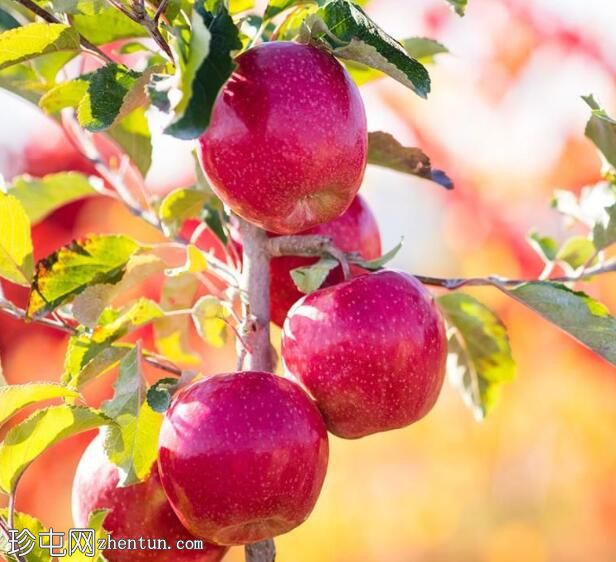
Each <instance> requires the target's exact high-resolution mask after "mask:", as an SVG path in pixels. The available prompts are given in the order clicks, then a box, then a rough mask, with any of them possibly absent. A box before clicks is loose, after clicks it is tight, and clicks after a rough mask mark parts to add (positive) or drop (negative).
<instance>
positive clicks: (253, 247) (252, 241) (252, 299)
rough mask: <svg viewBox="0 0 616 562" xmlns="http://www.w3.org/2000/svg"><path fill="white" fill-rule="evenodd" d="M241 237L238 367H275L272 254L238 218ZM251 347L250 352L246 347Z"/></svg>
mask: <svg viewBox="0 0 616 562" xmlns="http://www.w3.org/2000/svg"><path fill="white" fill-rule="evenodd" d="M239 223H240V233H241V236H242V248H243V260H242V263H243V267H242V283H241V284H242V291H241V296H242V308H243V318H244V320H243V322H242V326H241V332H242V333H243V334H244V338H245V340H246V344H247V345H245V344H242V342H240V341H239V340H238V352H237V353H238V366H239V368H240V369H242V368H243V367H244V363H246V366H247V369H248V370H253V371H268V372H271V371H272V370H273V368H274V361H273V354H272V346H271V342H270V328H269V325H270V267H269V265H270V263H269V260H270V254H269V251H268V238H267V234H266V232H265V231H264V230H262V229H260V228H259V227H257V226H255V225H253V224H251V223H249V222H247V221H245V220H243V219H241V218H239ZM247 348H248V349H249V351H248V350H247ZM245 554H246V562H273V561H274V560H275V558H276V546H275V544H274V541H273V540H272V539H268V540H265V541H260V542H257V543H254V544H249V545H246V549H245Z"/></svg>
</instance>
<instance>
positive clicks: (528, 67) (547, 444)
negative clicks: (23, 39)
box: [0, 0, 616, 562]
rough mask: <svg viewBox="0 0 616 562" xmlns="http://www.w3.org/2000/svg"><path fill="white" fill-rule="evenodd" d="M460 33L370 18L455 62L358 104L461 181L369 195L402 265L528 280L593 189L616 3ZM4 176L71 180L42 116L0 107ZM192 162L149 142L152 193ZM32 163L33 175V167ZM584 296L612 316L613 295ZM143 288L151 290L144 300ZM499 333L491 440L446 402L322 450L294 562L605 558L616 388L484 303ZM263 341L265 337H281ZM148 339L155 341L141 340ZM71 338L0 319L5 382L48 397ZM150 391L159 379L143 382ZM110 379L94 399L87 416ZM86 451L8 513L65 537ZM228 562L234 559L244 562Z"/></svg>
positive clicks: (450, 394)
mask: <svg viewBox="0 0 616 562" xmlns="http://www.w3.org/2000/svg"><path fill="white" fill-rule="evenodd" d="M469 3H470V7H469V9H468V12H467V16H466V17H465V18H464V19H460V18H458V17H457V16H455V15H454V14H453V13H452V12H451V11H450V10H449V9H448V8H447V6H446V5H445V3H444V2H441V1H440V0H414V1H413V2H409V1H408V0H400V1H396V0H374V1H373V2H372V3H371V4H370V12H371V14H372V15H373V16H374V18H375V19H376V20H377V21H378V22H379V23H381V24H382V25H383V27H384V28H385V29H387V30H388V31H389V32H391V33H392V34H393V35H395V36H398V37H407V36H411V35H426V36H430V37H434V38H437V39H439V40H440V41H442V42H443V43H445V44H446V45H447V46H448V47H449V48H450V51H451V53H450V54H447V55H440V56H439V57H438V59H437V63H436V64H435V65H432V66H431V67H430V71H431V75H432V78H433V93H432V94H431V95H430V96H429V99H428V101H424V100H420V99H418V98H417V97H415V96H414V95H413V94H411V93H410V92H409V91H408V90H406V89H404V88H403V87H402V86H400V85H398V84H396V83H394V82H392V81H391V80H383V81H380V82H377V83H373V84H369V85H367V86H365V87H363V88H362V90H363V94H364V99H365V102H366V106H367V111H368V114H369V122H370V128H371V130H376V129H380V130H387V131H389V132H392V133H394V134H395V135H396V136H397V137H398V138H399V139H400V140H401V141H403V142H405V143H407V144H413V145H418V146H421V147H422V148H424V150H425V151H426V152H427V153H428V154H429V155H430V156H431V157H432V159H433V162H434V164H435V165H436V167H438V168H443V169H445V170H446V171H447V172H448V173H449V175H450V176H451V177H452V178H453V180H454V181H455V183H456V189H455V191H454V192H452V193H451V192H445V191H444V190H442V189H440V188H438V187H436V186H434V185H433V184H431V183H429V182H425V181H422V180H419V179H415V178H410V177H408V176H403V175H401V174H397V173H395V172H388V171H383V170H377V169H369V170H368V173H367V176H366V180H365V185H364V186H363V188H362V193H363V194H364V195H365V196H366V198H367V199H368V201H369V202H370V203H371V205H372V207H373V209H374V210H375V213H376V215H377V217H378V218H379V221H380V224H381V227H382V234H383V240H384V247H385V248H386V249H387V248H389V247H391V246H393V245H395V244H396V243H397V241H398V240H399V238H400V236H402V235H403V236H404V237H405V246H404V249H403V250H402V252H401V253H400V254H399V256H398V257H397V258H396V262H395V264H394V265H396V266H398V267H401V268H404V269H406V270H408V271H411V272H417V273H423V274H432V275H445V276H459V275H487V274H492V273H497V274H500V275H504V276H511V277H518V276H533V275H538V274H539V272H540V271H541V269H542V263H541V261H540V260H539V258H537V257H536V256H535V255H534V253H533V251H532V250H531V249H530V248H529V247H528V246H527V244H526V242H525V241H524V238H525V236H526V234H527V232H528V231H529V230H530V228H531V227H538V228H539V230H540V231H542V232H547V233H551V234H553V235H556V236H558V237H561V238H562V237H563V236H565V234H566V233H565V231H564V230H563V228H562V227H561V226H560V222H559V219H558V217H557V216H556V215H555V213H554V212H553V211H550V209H549V200H550V195H551V193H552V191H553V189H554V188H567V189H573V190H574V191H579V190H580V189H581V188H582V187H583V186H584V185H586V184H590V183H594V182H596V181H597V180H598V179H599V178H600V174H599V172H600V160H599V158H598V156H597V154H596V152H595V150H594V148H593V147H592V145H591V143H590V142H589V141H587V140H586V139H585V138H584V136H583V129H584V125H585V121H586V119H587V118H588V115H589V111H588V108H587V107H586V106H585V104H584V103H583V102H582V100H581V99H580V95H582V94H588V93H590V92H593V93H595V94H597V96H598V98H599V99H600V102H601V103H602V105H603V106H604V107H606V109H607V110H608V112H610V113H611V114H612V115H616V88H615V87H614V86H615V83H614V72H615V71H616V57H614V52H616V34H614V32H613V22H614V21H616V4H615V3H614V2H612V1H610V0H593V1H590V0H568V1H565V0H558V1H557V0H469ZM0 115H2V118H1V122H2V130H1V131H0V171H3V173H4V174H5V175H6V176H7V177H10V176H11V175H12V174H14V173H18V172H22V171H24V170H26V169H30V171H32V167H33V166H35V164H36V166H39V168H38V169H39V170H43V171H55V170H59V169H64V168H75V167H77V168H79V166H80V164H79V162H78V159H76V158H75V155H74V154H72V153H71V150H70V148H68V147H67V146H66V145H65V141H63V140H62V138H61V137H60V136H59V133H58V132H57V131H55V130H54V129H53V128H51V125H49V124H46V123H45V122H43V121H42V118H41V117H40V115H38V114H37V113H36V112H34V111H32V110H29V109H28V110H27V109H26V108H25V106H24V105H23V104H22V103H21V102H19V101H16V100H14V99H13V98H10V97H8V96H5V95H2V106H1V109H0ZM189 154H190V146H187V145H186V144H185V143H180V142H179V141H172V140H170V139H161V140H159V141H157V145H156V151H155V165H154V167H153V170H152V172H151V173H150V175H149V177H148V186H149V189H150V190H151V191H152V192H157V193H163V192H165V191H166V190H168V189H169V188H171V187H176V186H180V185H185V184H186V182H188V181H190V175H191V172H190V168H191V161H190V157H189ZM33 157H36V158H34V159H35V160H37V162H36V163H35V164H33ZM103 231H123V232H128V233H129V234H132V235H133V236H136V237H138V238H139V239H142V240H151V239H154V237H155V234H154V233H153V232H152V231H151V230H150V229H148V228H147V227H144V226H143V225H141V224H140V223H139V222H138V221H137V220H136V219H134V218H133V217H131V216H130V215H129V214H128V213H126V212H125V211H124V210H122V209H121V208H118V207H117V205H116V204H114V203H109V202H106V201H102V200H100V199H92V200H89V201H87V202H85V203H82V204H74V205H71V206H69V208H67V209H65V210H63V211H61V212H60V213H57V214H56V215H54V216H53V217H52V218H51V219H50V220H49V221H47V222H46V224H45V225H42V226H40V227H38V228H37V231H36V236H35V249H36V252H37V256H38V257H41V256H43V255H45V254H46V253H49V252H50V251H52V250H53V249H54V248H55V247H57V246H59V245H60V244H62V243H64V242H66V241H68V240H70V239H71V238H72V237H74V236H77V235H80V234H84V233H87V232H103ZM585 289H586V290H588V291H589V292H591V293H592V294H593V295H594V296H596V297H597V298H599V299H600V300H602V301H603V302H604V303H606V304H607V305H608V306H609V307H610V309H611V310H612V311H615V310H616V291H614V278H613V277H612V278H611V279H610V278H607V277H605V278H603V279H601V280H600V281H599V282H598V283H596V284H593V285H592V286H586V287H585ZM145 290H153V288H152V287H151V288H149V289H148V288H146V289H145ZM475 294H476V295H477V296H479V297H480V298H482V299H483V300H485V301H486V302H488V303H490V304H491V305H492V306H494V307H495V308H496V309H497V310H498V311H499V313H500V314H501V316H502V318H503V319H504V321H505V322H506V324H507V326H508V327H509V330H510V335H511V340H512V345H513V350H514V355H515V358H516V360H517V362H518V365H519V374H518V378H517V380H516V381H515V382H513V383H512V384H510V385H508V386H507V387H506V388H505V389H504V391H503V397H502V399H501V401H500V403H499V405H498V407H497V408H496V410H495V411H494V412H493V413H492V414H491V415H490V416H489V418H488V419H487V420H486V421H485V422H484V423H481V424H479V423H477V422H475V421H474V420H473V418H472V416H471V414H470V412H469V411H468V410H467V409H466V408H465V406H464V405H463V404H462V402H461V400H460V398H459V397H458V396H457V394H456V393H455V391H454V390H453V389H452V388H451V387H449V386H446V387H445V389H444V391H443V393H442V396H441V398H440V400H439V402H438V404H437V406H436V408H435V409H434V411H433V413H432V414H431V415H430V416H428V418H426V419H425V420H424V421H422V422H421V423H418V424H417V425H415V426H412V427H409V428H407V429H404V430H399V431H395V432H390V433H387V434H380V435H376V436H372V437H369V438H365V439H362V440H359V441H353V442H351V441H342V440H339V439H336V438H332V439H331V457H330V468H329V473H328V476H327V479H326V483H325V487H324V489H323V493H322V495H321V498H320V500H319V503H318V504H317V507H316V509H315V511H314V513H313V514H312V516H311V518H310V519H309V520H308V522H306V523H305V524H304V525H303V526H301V527H300V528H298V529H297V530H295V531H294V532H292V533H290V534H289V535H287V536H283V537H280V538H279V539H278V541H277V543H278V548H279V560H281V561H293V562H307V561H311V562H314V561H319V562H372V561H374V562H377V561H378V562H383V561H386V562H411V561H420V562H424V561H425V562H428V561H430V562H446V561H452V562H461V561H482V562H483V561H485V562H508V561H512V562H513V561H515V562H518V561H520V560H523V561H524V562H547V561H558V562H568V561H571V562H581V561H586V560H595V561H599V562H603V561H605V562H607V561H612V560H616V447H615V446H614V428H615V427H616V371H615V370H614V368H613V367H611V366H610V365H608V364H607V363H605V362H604V361H602V360H601V359H598V358H596V357H594V356H593V355H592V354H591V353H590V352H588V351H587V350H585V349H584V348H582V347H581V346H580V345H578V344H577V343H575V342H573V341H572V340H570V339H569V338H567V337H566V336H564V335H562V334H561V333H559V332H558V331H557V330H556V329H555V328H554V327H552V326H550V325H548V324H547V323H545V322H544V321H543V320H540V319H539V318H538V317H536V316H535V315H533V314H532V313H531V312H528V311H526V310H524V309H522V308H521V307H520V306H519V305H516V304H512V303H510V302H508V301H506V300H505V298H504V297H503V296H502V295H500V294H496V293H495V292H493V291H491V290H489V289H482V290H476V291H475ZM278 336H279V334H278V332H277V331H275V333H274V338H275V339H277V338H278ZM146 337H147V334H146ZM195 343H196V345H199V346H200V348H201V350H202V353H203V365H202V368H203V370H204V371H205V372H216V371H220V370H227V369H231V368H232V367H233V358H232V349H231V347H229V348H228V349H226V350H224V351H223V352H219V351H216V350H213V349H211V348H205V347H203V346H202V345H201V344H199V343H198V342H197V340H196V338H195ZM63 354H64V340H63V339H62V338H61V337H59V336H57V335H55V334H53V333H51V332H50V331H49V330H47V329H45V328H41V327H36V326H28V327H24V326H22V325H20V324H19V323H17V322H14V321H10V320H7V319H5V318H0V356H1V357H2V362H3V365H4V371H5V375H6V377H7V379H8V380H9V382H11V383H19V382H26V381H37V380H57V379H58V377H59V375H60V373H61V370H62V360H63ZM150 375H151V376H154V375H157V376H158V373H154V372H151V373H150ZM111 382H112V376H111V375H110V376H107V377H105V378H103V379H102V380H99V381H97V382H96V383H95V384H93V385H92V386H91V387H89V388H88V389H87V392H86V394H87V395H88V397H89V398H90V399H91V400H92V401H93V403H95V404H97V403H98V402H99V401H100V400H101V399H103V398H106V397H108V396H109V394H110V387H111ZM90 437H91V436H90V435H83V436H79V437H76V438H74V439H72V440H70V441H67V442H64V443H62V444H59V445H57V446H56V447H54V448H53V450H51V451H49V452H48V453H46V454H45V455H44V456H43V457H42V458H41V459H39V460H38V461H37V462H36V463H35V464H34V465H33V466H32V467H31V468H30V469H29V471H28V472H27V473H26V476H25V477H24V479H23V481H22V483H21V484H20V490H19V497H18V503H17V505H18V508H19V509H20V510H23V511H26V512H29V513H31V514H33V515H35V516H37V517H39V518H41V519H42V521H43V522H44V523H45V524H46V525H48V526H53V527H54V528H55V529H66V528H68V527H70V525H71V520H70V485H71V480H72V472H73V471H74V468H75V466H76V463H77V461H78V458H79V456H80V454H81V451H82V450H83V448H84V447H85V445H86V444H87V442H88V441H89V439H90ZM241 558H242V553H241V551H240V550H239V549H234V550H233V551H232V552H231V554H230V555H229V557H228V559H229V560H240V559H241Z"/></svg>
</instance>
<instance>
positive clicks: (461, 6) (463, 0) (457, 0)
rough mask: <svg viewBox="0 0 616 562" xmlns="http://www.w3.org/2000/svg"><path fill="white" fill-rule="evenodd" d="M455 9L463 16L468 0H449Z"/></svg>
mask: <svg viewBox="0 0 616 562" xmlns="http://www.w3.org/2000/svg"><path fill="white" fill-rule="evenodd" d="M447 2H448V3H449V4H451V6H453V9H454V10H455V11H456V14H458V15H459V16H463V15H464V12H465V11H466V5H467V4H468V0H447Z"/></svg>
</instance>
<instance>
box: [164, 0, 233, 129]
mask: <svg viewBox="0 0 616 562" xmlns="http://www.w3.org/2000/svg"><path fill="white" fill-rule="evenodd" d="M241 48H242V42H241V41H240V38H239V30H238V28H237V27H236V25H235V23H234V22H233V19H232V18H231V16H230V15H229V13H228V11H227V9H226V8H225V6H224V4H221V5H220V7H219V8H218V9H217V10H216V12H215V13H211V12H209V11H207V10H206V9H205V8H204V7H203V5H201V4H196V6H195V8H194V10H193V16H192V34H191V37H190V43H189V45H188V48H187V49H186V51H185V53H187V55H185V57H182V56H180V59H179V61H178V63H179V64H178V72H179V73H180V74H179V81H178V82H179V84H180V92H181V98H180V101H179V103H178V104H177V105H176V106H175V107H174V115H175V117H174V119H173V121H172V122H171V124H170V125H169V126H168V127H167V128H166V129H165V132H166V133H168V134H170V135H173V136H175V137H178V138H181V139H194V138H197V137H198V136H199V135H200V134H201V133H203V131H204V130H205V129H206V128H207V126H208V124H209V122H210V114H211V111H212V107H213V105H214V101H215V100H216V97H217V95H218V92H219V91H220V89H221V88H222V86H223V85H224V83H225V82H226V81H227V79H228V78H229V76H231V73H232V72H233V69H234V68H235V63H234V62H233V58H232V54H233V51H235V50H238V49H241Z"/></svg>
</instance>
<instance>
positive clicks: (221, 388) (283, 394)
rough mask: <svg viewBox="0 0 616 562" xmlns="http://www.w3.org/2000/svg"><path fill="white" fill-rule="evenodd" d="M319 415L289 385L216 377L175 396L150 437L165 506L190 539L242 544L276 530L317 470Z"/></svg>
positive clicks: (293, 517) (291, 522)
mask: <svg viewBox="0 0 616 562" xmlns="http://www.w3.org/2000/svg"><path fill="white" fill-rule="evenodd" d="M327 459H328V442H327V431H326V429H325V424H324V423H323V419H322V418H321V415H320V414H319V411H318V410H317V408H316V406H315V405H314V404H313V402H312V401H311V400H310V398H309V397H308V395H307V394H306V393H305V392H304V390H303V389H302V388H300V387H299V385H297V384H296V383H295V382H293V381H290V380H287V379H285V378H282V377H279V376H276V375H273V374H271V373H264V372H255V371H247V372H240V373H229V374H221V375H216V376H214V377H211V378H208V379H205V380H202V381H199V382H196V383H194V384H192V385H191V386H189V387H187V388H186V389H185V390H183V391H181V392H180V393H178V395H177V396H176V397H175V399H174V400H173V403H172V404H171V407H170V408H169V410H168V411H167V413H166V415H165V419H164V421H163V426H162V430H161V434H160V439H159V461H158V462H159V469H160V474H161V480H162V483H163V486H164V488H165V492H166V494H167V497H168V498H169V501H170V502H171V505H172V506H173V509H174V510H175V512H176V514H177V515H178V517H179V518H180V520H181V521H182V523H183V524H184V526H185V527H186V528H188V529H189V530H190V531H191V532H192V533H193V534H194V535H196V536H198V537H201V538H203V539H204V540H207V541H209V542H213V543H217V544H226V545H232V544H246V543H252V542H256V541H259V540H262V539H266V538H269V537H273V536H275V535H280V534H282V533H286V532H287V531H290V530H291V529H293V528H295V527H297V526H298V525H299V524H300V523H302V521H304V520H305V519H306V518H307V517H308V515H309V514H310V512H311V511H312V508H313V507H314V505H315V503H316V501H317V498H318V496H319V492H320V490H321V486H322V484H323V479H324V478H325V472H326V469H327Z"/></svg>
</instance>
